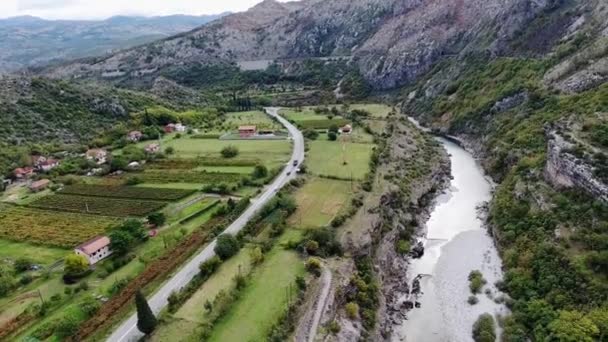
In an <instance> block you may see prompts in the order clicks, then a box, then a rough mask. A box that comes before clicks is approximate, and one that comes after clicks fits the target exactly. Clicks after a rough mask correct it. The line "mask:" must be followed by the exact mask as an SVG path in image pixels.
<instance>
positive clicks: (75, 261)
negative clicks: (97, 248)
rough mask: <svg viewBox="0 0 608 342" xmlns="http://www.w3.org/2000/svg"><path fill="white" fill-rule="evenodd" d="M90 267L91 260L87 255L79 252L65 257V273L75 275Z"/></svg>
mask: <svg viewBox="0 0 608 342" xmlns="http://www.w3.org/2000/svg"><path fill="white" fill-rule="evenodd" d="M88 269H89V262H88V261H87V259H86V258H85V257H83V256H82V255H78V254H70V255H68V256H67V257H66V258H65V261H64V267H63V271H64V274H66V275H70V276H74V275H80V274H83V273H85V272H86V271H87V270H88Z"/></svg>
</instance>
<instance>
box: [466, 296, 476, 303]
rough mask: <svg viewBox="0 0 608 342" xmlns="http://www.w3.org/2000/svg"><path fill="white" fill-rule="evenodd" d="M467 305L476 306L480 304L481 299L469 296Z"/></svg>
mask: <svg viewBox="0 0 608 342" xmlns="http://www.w3.org/2000/svg"><path fill="white" fill-rule="evenodd" d="M467 303H469V304H470V305H475V304H477V303H479V299H477V296H469V299H467Z"/></svg>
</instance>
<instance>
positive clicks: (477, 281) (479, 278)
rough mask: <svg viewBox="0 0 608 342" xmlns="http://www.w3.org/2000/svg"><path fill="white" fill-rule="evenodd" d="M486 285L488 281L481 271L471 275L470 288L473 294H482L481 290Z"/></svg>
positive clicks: (472, 272) (473, 272)
mask: <svg viewBox="0 0 608 342" xmlns="http://www.w3.org/2000/svg"><path fill="white" fill-rule="evenodd" d="M485 284H486V280H485V279H484V278H483V275H482V274H481V272H480V271H478V270H475V271H471V273H469V288H470V289H471V292H472V293H473V294H477V293H481V289H482V288H483V286H484V285H485Z"/></svg>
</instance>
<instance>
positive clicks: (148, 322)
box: [135, 291, 157, 335]
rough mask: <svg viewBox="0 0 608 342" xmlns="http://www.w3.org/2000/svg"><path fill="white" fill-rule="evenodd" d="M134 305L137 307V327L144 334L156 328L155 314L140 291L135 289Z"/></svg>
mask: <svg viewBox="0 0 608 342" xmlns="http://www.w3.org/2000/svg"><path fill="white" fill-rule="evenodd" d="M135 306H136V307H137V329H139V331H141V332H142V333H144V334H146V335H149V334H151V333H152V332H153V331H154V329H155V328H156V324H157V321H156V316H154V313H153V312H152V309H150V305H148V301H147V300H146V297H144V295H143V294H142V293H141V291H137V293H136V294H135Z"/></svg>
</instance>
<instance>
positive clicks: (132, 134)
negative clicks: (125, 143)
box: [127, 131, 144, 142]
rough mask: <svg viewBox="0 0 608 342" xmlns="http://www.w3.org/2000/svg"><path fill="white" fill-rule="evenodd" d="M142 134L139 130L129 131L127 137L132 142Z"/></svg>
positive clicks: (139, 138) (137, 139)
mask: <svg viewBox="0 0 608 342" xmlns="http://www.w3.org/2000/svg"><path fill="white" fill-rule="evenodd" d="M143 136H144V135H143V133H142V132H140V131H131V132H129V133H128V134H127V139H128V140H129V141H132V142H138V141H140V140H141V138H142V137H143Z"/></svg>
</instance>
